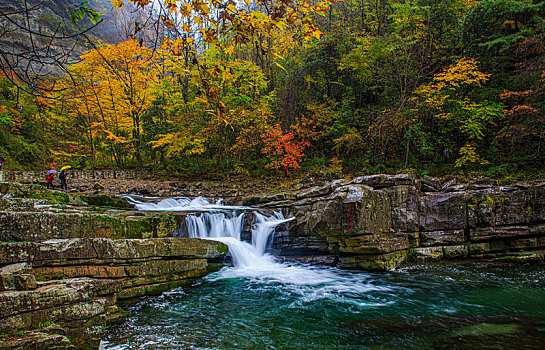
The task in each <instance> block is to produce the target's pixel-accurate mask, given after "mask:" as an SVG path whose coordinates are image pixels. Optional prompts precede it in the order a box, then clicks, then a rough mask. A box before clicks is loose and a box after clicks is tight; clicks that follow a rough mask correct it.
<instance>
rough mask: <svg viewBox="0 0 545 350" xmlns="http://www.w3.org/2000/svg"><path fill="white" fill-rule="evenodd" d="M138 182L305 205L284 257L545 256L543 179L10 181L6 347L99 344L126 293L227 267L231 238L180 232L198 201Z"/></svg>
mask: <svg viewBox="0 0 545 350" xmlns="http://www.w3.org/2000/svg"><path fill="white" fill-rule="evenodd" d="M81 181H85V180H84V179H83V180H81ZM96 181H104V184H105V186H103V187H102V188H100V186H102V185H100V184H99V182H96ZM128 181H134V184H135V185H138V186H144V187H141V188H146V187H145V186H149V187H150V188H151V187H152V186H154V185H156V184H160V186H159V187H157V188H155V189H154V190H153V191H151V190H149V191H148V192H146V191H142V190H139V191H134V190H132V189H131V191H129V192H130V193H134V192H137V193H140V194H147V193H150V194H154V195H159V194H160V193H159V192H157V189H158V188H159V190H160V189H161V188H163V190H164V192H162V195H164V196H175V195H183V196H188V197H196V196H205V197H210V198H219V197H221V198H223V199H224V200H225V201H229V202H231V203H233V204H244V205H247V206H252V207H256V208H259V209H260V210H263V211H282V212H283V213H284V215H285V216H287V215H293V216H294V217H295V220H293V221H290V222H287V223H285V224H282V225H280V226H278V227H277V229H276V232H275V237H274V241H273V245H272V248H273V250H274V252H275V254H277V255H278V256H279V257H280V258H282V259H293V260H297V261H303V262H307V263H316V264H327V265H332V266H337V267H339V268H347V269H362V270H387V269H392V268H394V267H396V266H398V265H400V264H403V263H406V262H411V261H419V262H421V261H424V262H427V261H443V260H447V261H461V260H468V259H469V260H483V259H484V260H487V261H490V260H494V261H498V260H499V261H508V260H513V261H524V262H527V261H536V262H543V261H544V257H545V184H541V183H540V184H513V185H505V186H502V185H496V184H494V183H490V182H489V183H468V184H463V183H462V184H459V183H456V179H435V178H431V177H423V178H415V177H414V176H412V175H407V174H400V175H374V176H364V177H358V178H354V179H349V180H346V179H339V180H333V181H319V180H315V179H312V178H309V179H307V180H306V181H302V182H299V183H295V182H293V183H286V184H284V185H283V186H279V187H278V188H282V189H284V190H283V191H278V189H275V190H271V189H270V186H272V185H271V184H266V185H261V184H258V185H252V184H250V183H247V184H245V185H243V186H241V187H240V188H232V185H226V184H218V183H205V182H202V183H193V184H184V183H182V182H161V181H154V180H144V181H139V180H136V179H128V178H121V179H119V178H112V177H104V178H103V179H96V178H95V179H93V180H92V181H90V180H89V179H88V180H87V184H86V185H85V186H89V188H87V187H86V189H82V190H83V192H85V193H78V192H69V193H65V192H61V191H50V190H47V189H45V188H44V187H43V186H41V185H36V184H21V183H1V184H0V195H1V197H0V269H1V270H0V306H2V310H4V311H2V312H0V324H1V325H2V326H1V327H0V333H1V336H0V349H26V348H29V347H28V346H29V344H38V345H36V347H34V348H36V349H49V348H57V349H63V348H70V347H71V346H73V345H76V346H78V347H79V348H95V347H96V346H97V344H98V343H97V342H98V341H99V339H100V336H101V334H103V332H104V330H105V329H106V327H107V326H108V325H110V324H113V323H115V322H118V321H119V320H122V319H123V318H124V312H123V311H122V309H120V308H119V306H118V305H119V302H121V303H124V302H128V301H131V300H134V299H135V298H138V297H141V296H146V295H153V294H157V293H161V292H162V291H165V290H168V289H171V288H174V287H177V286H181V285H185V284H187V283H191V282H192V281H194V280H195V279H196V278H199V277H202V276H204V275H205V274H206V273H208V272H210V271H212V270H214V269H216V268H217V267H218V266H219V265H218V262H219V261H222V258H223V257H224V256H225V255H226V254H227V247H226V246H225V245H223V244H221V243H216V242H209V241H201V240H195V239H189V238H185V239H179V238H171V237H172V236H177V237H179V236H183V235H184V234H185V235H187V227H186V224H185V222H186V220H185V216H187V215H191V213H187V212H185V213H160V212H140V211H136V210H134V209H133V208H132V206H131V205H130V204H128V202H127V201H126V200H125V199H124V198H120V197H116V196H111V195H108V194H106V193H108V192H113V191H114V190H115V189H116V188H117V189H118V190H119V192H123V191H124V190H123V187H121V184H122V183H123V184H127V183H129V182H128ZM97 184H98V185H97ZM130 186H132V185H130ZM130 186H127V188H128V187H130ZM161 186H163V187H161ZM160 191H162V190H160ZM233 191H234V192H233ZM244 220H245V222H244V223H243V226H244V230H243V232H242V236H243V237H246V239H250V237H249V232H250V228H251V227H252V225H253V223H254V215H252V214H248V215H245V216H244Z"/></svg>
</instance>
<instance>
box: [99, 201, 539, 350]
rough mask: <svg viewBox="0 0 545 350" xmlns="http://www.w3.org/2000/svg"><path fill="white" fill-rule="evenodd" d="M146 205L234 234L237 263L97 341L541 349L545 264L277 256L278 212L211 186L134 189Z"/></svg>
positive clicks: (129, 345) (196, 228) (136, 312)
mask: <svg viewBox="0 0 545 350" xmlns="http://www.w3.org/2000/svg"><path fill="white" fill-rule="evenodd" d="M133 203H134V204H135V205H136V207H137V208H138V209H139V210H161V211H173V212H178V211H179V212H183V211H191V212H195V214H194V215H193V214H192V215H189V216H187V217H186V224H187V227H188V230H189V235H190V236H191V237H199V238H206V239H213V240H218V241H222V242H225V243H226V244H227V245H229V248H230V254H231V255H232V260H233V266H227V267H224V268H223V269H221V270H220V271H218V272H216V273H212V274H210V275H208V276H206V277H205V278H204V279H202V280H200V281H199V282H197V283H195V284H194V285H193V286H191V287H184V288H178V289H175V290H172V291H170V292H167V293H163V295H161V296H158V297H151V298H147V299H145V300H143V301H140V302H138V303H136V304H133V305H132V306H130V307H129V311H130V312H131V316H130V317H129V318H128V319H127V321H126V322H125V323H124V324H122V325H117V326H114V327H112V328H111V329H110V330H109V331H108V333H107V335H106V336H105V338H104V339H103V341H102V345H101V348H102V349H115V350H121V349H543V344H545V271H544V268H543V266H539V265H528V266H525V265H507V264H505V265H498V264H495V265H488V264H479V265H475V264H473V265H459V266H458V265H414V266H410V267H405V268H401V269H398V270H395V271H390V272H383V273H369V272H361V271H347V270H339V269H336V268H332V267H326V266H311V265H305V264H299V263H280V262H278V261H276V259H275V258H274V256H272V255H269V254H268V253H267V248H268V247H269V246H270V243H271V239H272V234H273V232H274V229H275V227H276V226H277V225H279V224H281V223H284V222H286V221H289V220H290V219H291V218H284V217H283V216H282V214H281V213H275V214H274V215H270V216H267V215H265V214H263V213H259V212H255V211H254V215H255V218H254V221H253V225H252V232H251V233H252V239H251V242H244V241H242V240H241V231H242V227H243V216H244V215H247V213H248V212H249V211H252V209H251V208H246V207H232V206H227V205H222V204H221V203H210V202H208V201H207V200H206V199H204V198H196V199H187V198H171V199H166V200H162V201H158V202H154V201H146V202H141V201H138V200H136V199H133Z"/></svg>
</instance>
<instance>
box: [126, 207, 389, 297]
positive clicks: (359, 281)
mask: <svg viewBox="0 0 545 350" xmlns="http://www.w3.org/2000/svg"><path fill="white" fill-rule="evenodd" d="M131 200H132V202H133V203H134V204H135V206H136V208H138V209H140V210H151V211H184V212H187V211H191V212H195V214H192V215H188V216H186V219H185V220H186V226H187V231H188V234H189V237H193V238H202V239H210V240H215V241H220V242H223V243H225V244H227V246H228V247H229V253H230V254H231V256H232V259H233V265H234V266H232V267H228V268H224V269H222V270H220V271H219V272H216V273H213V274H211V275H209V276H207V277H206V278H205V279H206V280H208V281H218V280H223V279H234V278H244V279H248V280H250V281H251V282H255V283H257V284H259V285H260V288H274V289H282V290H283V291H285V292H287V293H290V294H295V295H300V296H301V298H300V300H299V301H300V302H302V303H306V302H311V301H316V300H323V299H331V300H336V301H338V302H346V303H350V304H356V305H358V303H360V304H361V306H363V307H370V306H383V305H387V304H388V303H389V302H384V303H381V302H376V303H375V302H373V303H369V301H368V300H367V301H365V302H364V301H361V302H359V301H358V300H357V299H358V297H359V296H363V295H365V294H367V293H368V292H370V291H389V289H388V288H385V287H379V286H375V285H373V284H372V282H371V281H369V275H368V274H365V273H359V274H353V273H346V272H343V271H341V270H338V269H336V268H331V267H323V266H321V267H317V266H311V265H306V264H294V263H280V262H278V261H276V260H275V258H274V256H272V255H270V254H268V253H267V248H268V247H269V246H270V244H271V243H272V239H273V237H274V232H275V229H276V227H277V226H278V225H280V224H283V223H286V222H288V221H290V220H293V219H294V218H285V217H284V216H283V215H282V213H281V212H276V213H274V215H272V216H265V215H263V214H262V213H259V212H257V211H255V210H253V209H252V208H248V207H238V206H227V205H223V204H222V203H221V202H218V203H211V202H209V201H208V200H207V199H205V198H203V197H197V198H195V199H189V198H168V199H163V200H160V201H159V202H156V203H154V202H142V201H138V200H136V199H134V198H131ZM250 211H251V212H252V213H253V216H254V218H253V222H252V228H251V237H252V238H251V242H245V241H243V240H242V239H241V233H242V231H243V226H244V217H245V215H247V213H248V212H250ZM352 297H355V298H356V300H353V299H352Z"/></svg>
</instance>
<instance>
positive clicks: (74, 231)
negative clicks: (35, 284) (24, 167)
mask: <svg viewBox="0 0 545 350" xmlns="http://www.w3.org/2000/svg"><path fill="white" fill-rule="evenodd" d="M0 196H4V198H3V199H2V202H0V242H36V241H42V240H48V239H66V238H81V237H89V238H95V237H105V238H149V237H167V236H172V235H173V233H174V232H175V231H176V229H177V227H178V221H177V219H176V217H175V216H174V215H171V214H168V213H141V212H135V211H134V210H132V209H133V208H132V206H131V205H129V203H128V202H127V201H126V200H125V199H124V198H120V197H116V196H109V195H84V194H75V193H65V192H61V191H51V190H48V189H46V188H44V187H43V186H39V185H22V184H15V183H0Z"/></svg>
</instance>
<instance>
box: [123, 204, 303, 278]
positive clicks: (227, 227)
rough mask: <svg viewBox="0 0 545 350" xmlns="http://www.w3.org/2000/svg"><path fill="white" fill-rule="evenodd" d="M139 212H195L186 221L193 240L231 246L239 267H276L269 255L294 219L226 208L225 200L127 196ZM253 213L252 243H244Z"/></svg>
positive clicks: (234, 207) (239, 207)
mask: <svg viewBox="0 0 545 350" xmlns="http://www.w3.org/2000/svg"><path fill="white" fill-rule="evenodd" d="M126 198H127V200H129V202H131V203H132V204H134V205H135V207H136V208H137V209H139V210H145V211H171V212H191V213H190V214H188V215H187V216H186V218H185V224H186V226H187V232H188V235H189V237H192V238H203V239H210V240H215V241H220V242H223V243H225V244H227V245H228V246H229V252H230V254H231V256H232V258H233V264H234V266H235V267H240V268H263V267H267V266H271V264H275V262H274V259H273V257H272V256H270V255H269V254H267V253H266V251H267V248H268V246H269V245H270V244H271V243H272V238H273V233H274V230H275V228H276V227H277V226H278V225H280V224H282V223H285V222H287V221H290V220H292V219H293V218H287V219H286V218H284V216H283V215H282V213H281V212H276V213H274V215H272V216H269V217H268V216H265V215H263V214H262V213H259V212H257V211H256V210H255V209H252V208H249V207H241V206H229V205H224V204H222V203H221V201H219V202H217V203H211V202H209V201H208V200H207V199H205V198H203V197H197V198H195V199H189V198H184V197H180V198H167V199H163V200H160V201H159V202H154V201H143V200H140V199H137V198H135V197H126ZM250 212H251V213H253V216H254V220H253V223H252V228H251V234H252V238H251V242H250V243H248V242H244V241H243V240H242V237H241V236H242V230H243V227H244V218H245V216H246V215H248V213H250Z"/></svg>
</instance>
